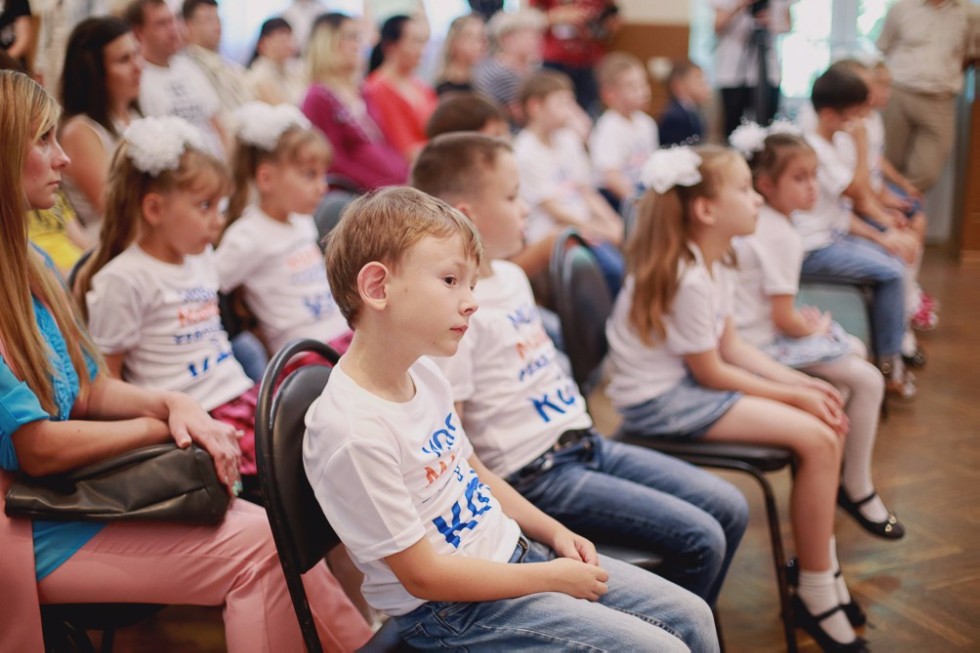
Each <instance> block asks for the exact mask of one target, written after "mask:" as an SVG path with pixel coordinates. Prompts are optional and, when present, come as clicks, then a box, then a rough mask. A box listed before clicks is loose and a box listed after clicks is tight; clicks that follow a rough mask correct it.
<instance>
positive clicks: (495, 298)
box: [412, 134, 748, 604]
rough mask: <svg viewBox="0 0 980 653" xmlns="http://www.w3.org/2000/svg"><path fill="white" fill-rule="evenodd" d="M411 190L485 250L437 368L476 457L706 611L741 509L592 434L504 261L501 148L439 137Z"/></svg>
mask: <svg viewBox="0 0 980 653" xmlns="http://www.w3.org/2000/svg"><path fill="white" fill-rule="evenodd" d="M412 185H413V186H415V187H416V188H418V189H420V190H423V191H425V192H427V193H429V194H432V195H435V196H437V197H439V198H440V199H443V200H445V201H447V202H450V203H451V204H453V206H455V207H456V208H458V209H459V210H460V211H462V212H463V213H465V214H466V215H467V216H468V217H469V218H470V219H471V220H472V221H473V223H474V224H475V225H476V228H477V229H478V230H479V231H480V235H481V237H482V239H483V243H484V247H485V248H486V250H485V251H486V258H485V259H484V261H483V263H482V265H481V266H480V282H479V284H477V287H476V299H477V301H478V302H479V304H480V311H479V312H478V313H477V314H476V315H474V316H473V317H472V318H471V320H470V329H469V332H468V333H467V335H466V338H464V339H463V341H462V342H461V343H460V346H459V350H458V351H457V352H456V355H455V356H453V357H451V358H443V359H436V362H437V363H439V365H440V367H442V370H443V371H444V372H445V373H446V376H447V377H448V378H449V380H450V382H451V383H452V388H453V395H454V399H455V400H456V402H457V404H456V406H457V413H458V414H459V415H460V416H461V417H462V420H463V426H464V428H465V429H466V432H467V433H468V434H469V436H470V437H471V438H472V441H473V446H474V448H475V450H476V452H477V455H479V456H480V459H481V460H483V461H485V463H486V464H487V466H488V467H489V468H490V469H491V470H492V471H493V472H494V473H495V474H497V475H499V476H501V477H503V478H504V479H505V480H507V482H508V483H510V484H511V485H512V486H513V487H514V488H515V489H517V490H518V491H519V492H520V493H521V494H523V495H524V496H525V497H526V498H527V499H529V500H530V501H531V502H532V503H533V504H535V505H536V506H537V507H538V508H540V509H541V510H542V511H544V512H545V513H547V514H549V515H551V516H553V517H555V518H556V519H558V520H559V521H560V522H562V523H563V524H564V525H565V526H567V527H569V528H573V529H575V530H576V531H578V532H581V533H583V534H585V535H587V536H588V537H591V538H595V539H599V540H603V539H604V540H605V541H606V542H609V543H611V544H616V543H620V544H621V543H624V542H628V543H629V545H630V546H635V547H638V548H644V549H647V550H652V551H655V552H656V553H658V554H660V555H662V556H663V557H664V559H665V564H664V566H663V567H662V568H661V569H660V570H658V573H660V574H661V575H663V576H665V577H666V578H668V579H670V580H672V581H674V582H676V583H678V584H679V585H682V586H683V587H685V588H687V589H688V590H690V591H692V592H695V593H696V594H698V595H699V596H701V597H702V598H703V599H705V600H706V601H707V602H708V603H709V604H713V603H714V601H715V599H716V598H717V595H718V591H719V589H720V588H721V584H722V581H723V580H724V577H725V572H726V571H727V569H728V564H729V562H730V561H731V558H732V556H733V555H734V553H735V549H736V548H737V547H738V543H739V541H740V540H741V538H742V534H743V532H744V530H745V525H746V520H747V517H748V506H747V505H746V503H745V498H744V497H743V496H742V494H741V493H740V492H739V491H738V490H737V489H736V488H735V487H734V486H732V485H731V484H729V483H727V482H725V481H722V480H721V479H719V478H718V477H716V476H714V475H712V474H709V473H708V472H706V471H704V470H701V469H698V468H696V467H694V466H692V465H689V464H688V463H685V462H682V461H680V460H678V459H676V458H672V457H669V456H665V455H663V454H661V453H658V452H655V451H653V450H650V449H642V448H639V447H633V446H629V445H624V444H620V443H617V442H613V441H610V440H607V439H605V438H603V437H602V436H601V435H599V434H598V433H597V432H596V431H595V430H593V428H592V420H591V419H590V418H589V414H588V412H587V411H586V405H585V400H584V399H583V398H582V396H581V395H580V394H579V392H578V388H577V387H576V385H575V381H574V380H572V379H571V378H570V377H569V376H568V375H567V374H566V373H565V372H564V371H563V370H562V368H561V367H560V366H559V365H558V364H557V363H556V360H555V355H556V352H555V347H554V345H553V343H552V341H551V339H550V338H548V336H547V335H546V334H545V331H544V328H543V326H542V324H541V318H540V317H539V316H538V311H537V308H536V307H535V305H534V297H533V296H532V294H531V287H530V285H529V283H528V279H527V277H526V276H525V275H524V273H523V272H522V271H521V269H520V268H518V267H517V266H516V265H514V264H512V263H510V262H507V261H505V260H502V259H505V258H508V257H510V256H512V255H513V254H514V252H516V251H519V250H520V248H521V246H522V240H523V236H522V231H523V226H524V218H525V215H526V213H527V207H526V206H525V205H524V202H523V201H522V200H521V199H520V197H519V195H518V187H519V185H520V178H519V175H518V170H517V164H516V163H515V161H514V155H513V154H512V153H511V149H510V147H509V146H508V145H507V144H506V143H501V142H499V141H496V140H494V139H489V138H485V137H483V136H480V135H477V134H450V135H446V136H442V137H440V138H437V139H435V140H434V141H431V142H430V143H429V144H428V145H427V146H426V147H425V148H424V149H423V150H422V152H421V153H420V155H419V158H418V159H417V160H416V162H415V166H414V168H413V169H412Z"/></svg>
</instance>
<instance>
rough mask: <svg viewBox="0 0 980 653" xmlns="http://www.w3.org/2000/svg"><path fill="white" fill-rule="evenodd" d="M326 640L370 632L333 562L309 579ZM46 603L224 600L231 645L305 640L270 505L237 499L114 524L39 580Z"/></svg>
mask: <svg viewBox="0 0 980 653" xmlns="http://www.w3.org/2000/svg"><path fill="white" fill-rule="evenodd" d="M303 581H304V585H305V586H306V588H307V593H308V594H309V597H310V605H311V607H312V608H313V612H314V617H315V619H316V622H317V630H318V631H319V633H320V638H321V640H322V641H323V643H324V648H325V649H327V650H331V651H345V650H353V649H356V648H357V647H359V646H361V645H363V644H364V643H365V642H366V641H367V640H368V639H369V638H370V636H371V631H370V629H369V628H368V626H367V624H366V623H365V622H364V619H363V618H362V617H361V615H360V614H358V612H357V610H356V609H355V608H354V606H353V605H351V603H350V601H348V600H347V597H346V596H344V593H343V590H342V589H341V588H340V586H339V585H338V584H337V581H336V580H334V578H333V577H332V576H331V575H330V572H329V571H328V570H327V568H326V565H317V566H316V567H315V568H314V569H313V570H311V571H310V573H308V574H307V575H306V576H305V577H304V579H303ZM38 595H39V597H40V599H41V603H102V602H107V603H116V602H137V603H163V604H188V605H224V613H223V614H224V622H225V639H226V641H227V643H228V650H229V651H295V650H301V649H302V645H303V640H302V637H301V635H300V631H299V625H298V623H297V621H296V615H295V613H294V611H293V606H292V601H291V600H290V598H289V592H288V591H287V590H286V581H285V578H284V577H283V575H282V568H281V567H280V564H279V557H278V555H277V554H276V549H275V545H274V544H273V541H272V533H271V532H270V531H269V522H268V518H267V517H266V515H265V511H263V510H262V509H261V508H259V507H257V506H254V505H252V504H250V503H247V502H244V501H236V502H235V503H233V504H232V507H231V508H230V509H229V511H228V514H227V515H226V516H225V520H224V521H223V522H222V523H221V524H220V525H219V526H216V527H207V526H187V525H184V524H175V523H162V522H161V523H154V524H146V523H135V522H117V523H113V524H109V525H108V526H106V527H105V528H104V529H103V530H102V531H100V532H99V533H98V534H97V535H96V536H95V537H94V538H93V539H92V540H91V541H89V542H88V543H87V544H86V545H85V546H83V547H82V548H81V549H80V550H79V551H78V552H77V553H75V554H74V555H73V556H72V557H71V558H69V559H68V561H67V562H66V563H64V564H63V565H62V566H60V567H58V568H57V569H55V570H54V571H53V572H52V573H51V575H50V576H48V577H46V578H45V579H44V580H42V581H41V582H40V583H38Z"/></svg>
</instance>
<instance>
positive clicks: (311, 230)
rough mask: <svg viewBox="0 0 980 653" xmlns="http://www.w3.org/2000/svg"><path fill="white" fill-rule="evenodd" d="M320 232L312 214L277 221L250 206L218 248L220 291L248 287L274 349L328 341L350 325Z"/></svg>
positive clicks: (251, 305)
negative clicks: (332, 279) (330, 276)
mask: <svg viewBox="0 0 980 653" xmlns="http://www.w3.org/2000/svg"><path fill="white" fill-rule="evenodd" d="M316 241H317V230H316V225H315V224H314V222H313V218H312V217H311V216H309V215H298V214H295V213H293V214H290V216H289V219H288V220H287V221H286V222H280V221H279V220H274V219H272V218H270V217H269V216H268V215H266V214H265V213H264V212H263V211H262V210H261V209H259V208H258V207H257V206H255V205H250V206H248V207H247V208H246V209H245V211H244V212H243V213H242V216H241V217H240V218H239V219H238V220H236V221H235V222H234V223H232V224H231V225H230V226H229V227H228V229H227V230H226V231H225V234H224V236H222V238H221V244H220V245H219V246H218V249H217V251H216V252H215V261H216V265H217V268H218V277H219V278H220V279H221V291H222V292H231V291H232V290H234V289H235V288H238V287H239V286H241V287H243V288H244V289H245V303H246V304H248V307H249V308H250V309H251V310H252V312H253V313H254V314H255V317H256V318H257V319H258V321H259V324H260V326H261V329H262V334H263V335H264V336H265V338H266V339H267V341H268V343H269V346H270V347H271V348H272V350H273V351H278V350H279V349H281V348H282V346H283V345H284V344H286V343H287V342H289V341H290V340H292V339H293V338H313V339H316V340H320V341H323V342H329V341H331V340H333V339H334V338H338V337H340V336H342V335H344V334H345V333H347V332H348V331H349V330H350V329H349V327H348V326H347V320H346V319H345V318H344V316H343V314H341V312H340V307H338V306H337V302H336V301H335V300H334V297H333V293H332V292H331V291H330V284H329V283H328V282H327V268H326V264H325V263H324V260H323V254H322V253H321V252H320V248H319V247H317V244H316Z"/></svg>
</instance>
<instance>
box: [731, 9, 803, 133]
mask: <svg viewBox="0 0 980 653" xmlns="http://www.w3.org/2000/svg"><path fill="white" fill-rule="evenodd" d="M793 1H794V0H711V4H712V5H713V6H714V9H715V35H716V37H717V42H716V44H715V85H716V86H717V87H718V88H719V89H720V90H721V101H722V106H723V108H724V111H725V136H726V137H727V136H728V135H729V134H731V133H732V131H734V129H735V128H736V127H738V126H739V124H740V123H741V121H742V117H743V115H745V114H746V113H747V112H748V111H749V110H750V109H751V110H752V111H751V113H752V117H753V118H754V119H755V122H757V123H759V124H760V125H765V124H768V123H769V122H770V121H771V120H772V118H773V116H774V115H776V110H777V109H778V108H779V83H780V78H781V74H780V64H779V54H778V53H777V52H776V43H775V36H776V35H777V34H782V33H785V32H788V31H789V30H790V27H791V18H790V12H789V7H790V4H792V2H793ZM760 79H761V80H762V83H761V84H760V82H759V80H760Z"/></svg>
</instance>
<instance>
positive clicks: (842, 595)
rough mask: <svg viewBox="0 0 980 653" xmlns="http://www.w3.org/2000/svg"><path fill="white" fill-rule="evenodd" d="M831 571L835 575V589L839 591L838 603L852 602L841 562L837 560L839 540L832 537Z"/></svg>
mask: <svg viewBox="0 0 980 653" xmlns="http://www.w3.org/2000/svg"><path fill="white" fill-rule="evenodd" d="M830 571H832V572H833V574H834V588H835V589H836V591H837V601H838V603H840V604H841V605H847V604H848V603H850V602H851V593H850V592H849V591H848V589H847V584H846V583H845V582H844V574H842V573H841V570H840V562H839V561H838V560H837V538H836V537H835V536H833V535H832V536H831V537H830Z"/></svg>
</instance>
